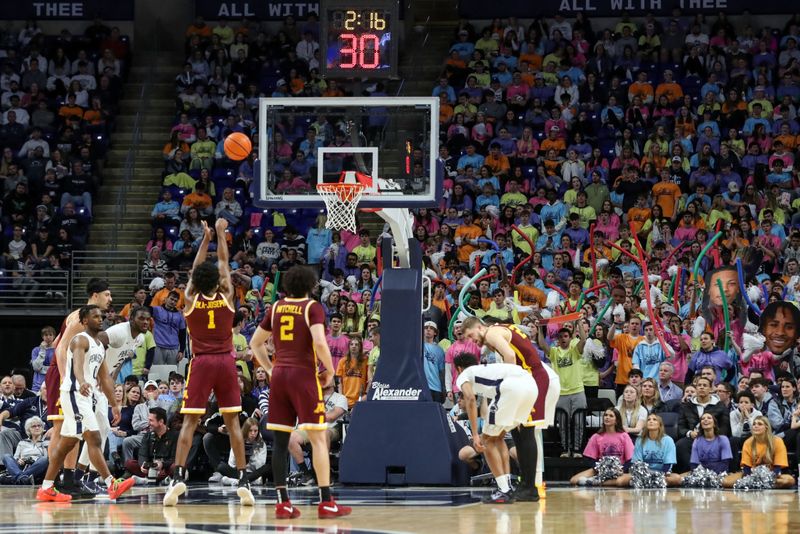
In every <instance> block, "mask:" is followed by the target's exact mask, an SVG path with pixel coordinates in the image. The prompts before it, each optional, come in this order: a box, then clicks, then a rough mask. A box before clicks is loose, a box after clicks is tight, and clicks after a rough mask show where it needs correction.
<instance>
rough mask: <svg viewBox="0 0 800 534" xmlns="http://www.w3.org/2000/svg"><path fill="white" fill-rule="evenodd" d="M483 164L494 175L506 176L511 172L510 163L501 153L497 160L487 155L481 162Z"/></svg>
mask: <svg viewBox="0 0 800 534" xmlns="http://www.w3.org/2000/svg"><path fill="white" fill-rule="evenodd" d="M483 164H484V165H486V166H488V167H489V168H490V169H492V172H493V173H494V174H495V175H499V174H508V171H509V170H511V163H509V161H508V157H507V156H506V155H505V154H502V153H501V154H500V156H499V157H497V158H495V157H494V156H492V155H491V154H489V155H488V156H486V159H484V160H483Z"/></svg>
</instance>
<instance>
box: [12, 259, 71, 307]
mask: <svg viewBox="0 0 800 534" xmlns="http://www.w3.org/2000/svg"><path fill="white" fill-rule="evenodd" d="M69 281H70V280H69V272H68V271H52V270H47V269H44V270H27V269H18V270H0V315H8V314H20V313H21V312H23V311H25V310H30V309H31V308H33V309H36V311H37V312H38V313H41V314H45V315H62V314H64V313H65V311H66V310H67V307H68V302H69V294H70V292H69Z"/></svg>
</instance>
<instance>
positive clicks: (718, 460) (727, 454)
mask: <svg viewBox="0 0 800 534" xmlns="http://www.w3.org/2000/svg"><path fill="white" fill-rule="evenodd" d="M731 458H733V454H731V444H730V442H729V441H728V438H727V437H725V436H717V437H715V438H714V439H713V440H711V441H708V440H707V439H706V438H704V437H702V436H701V437H698V438H697V439H696V440H694V443H693V444H692V457H691V459H690V460H689V464H690V465H691V466H692V469H694V468H695V467H697V466H698V465H702V466H703V467H705V468H706V469H710V470H712V471H715V472H717V473H723V472H725V471H727V470H728V464H729V461H730V459H731Z"/></svg>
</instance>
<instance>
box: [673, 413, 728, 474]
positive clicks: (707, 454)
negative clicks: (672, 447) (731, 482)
mask: <svg viewBox="0 0 800 534" xmlns="http://www.w3.org/2000/svg"><path fill="white" fill-rule="evenodd" d="M700 430H701V431H702V435H701V436H699V437H698V438H697V439H696V440H694V443H692V456H691V459H690V460H689V465H690V466H691V468H692V470H691V471H690V472H688V473H683V474H682V475H681V484H682V485H683V486H684V487H687V488H719V487H720V486H721V485H722V479H723V478H724V477H725V475H726V474H727V472H728V467H729V464H730V461H731V459H732V458H733V453H732V452H731V444H730V441H728V438H727V436H723V435H720V433H719V428H718V427H717V420H716V418H715V417H714V416H713V415H712V414H710V413H704V414H703V415H702V416H701V417H700Z"/></svg>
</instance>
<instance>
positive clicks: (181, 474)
mask: <svg viewBox="0 0 800 534" xmlns="http://www.w3.org/2000/svg"><path fill="white" fill-rule="evenodd" d="M175 480H180V481H184V480H186V468H185V467H183V466H182V465H179V466H176V467H175Z"/></svg>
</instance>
